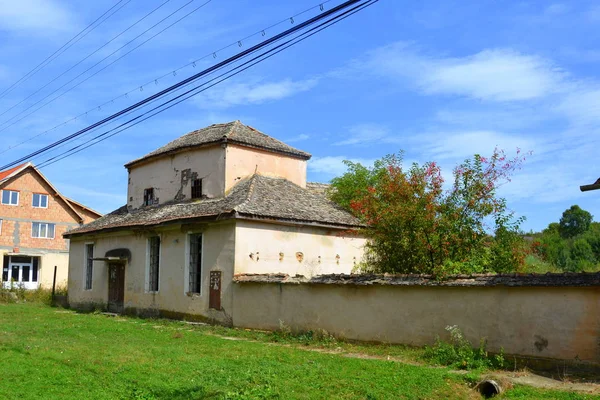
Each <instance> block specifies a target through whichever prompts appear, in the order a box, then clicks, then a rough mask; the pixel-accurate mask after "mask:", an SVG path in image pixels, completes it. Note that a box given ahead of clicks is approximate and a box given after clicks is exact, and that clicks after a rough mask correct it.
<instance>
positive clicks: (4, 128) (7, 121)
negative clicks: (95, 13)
mask: <svg viewBox="0 0 600 400" xmlns="http://www.w3.org/2000/svg"><path fill="white" fill-rule="evenodd" d="M193 1H194V0H189V1H188V2H187V3H185V4H184V5H183V6H181V7H179V8H178V9H177V10H175V11H173V12H172V13H171V14H169V15H167V16H166V17H165V18H163V19H162V20H160V21H158V22H157V23H156V24H154V25H152V26H151V27H150V28H148V29H146V30H145V31H144V32H142V33H140V34H139V35H138V36H136V37H135V38H133V39H132V40H130V41H129V42H127V43H125V44H124V45H123V46H121V47H119V48H118V49H117V50H115V51H113V52H112V53H110V54H109V55H108V56H106V57H104V58H103V59H102V60H100V61H98V62H97V63H96V64H94V65H92V66H91V67H89V68H88V69H86V70H85V71H83V72H82V73H80V74H79V75H77V76H76V77H74V78H73V79H71V80H70V81H68V82H66V83H64V84H63V85H62V86H60V87H58V88H56V89H55V90H54V91H52V92H51V93H49V94H47V95H46V96H44V97H43V98H41V99H40V100H38V101H36V102H35V103H33V104H31V105H30V106H29V107H27V108H26V109H24V110H22V111H21V112H20V113H18V114H16V115H14V116H12V117H11V118H9V119H8V120H6V121H4V122H3V123H2V124H0V126H1V125H5V124H7V123H9V122H10V121H12V120H13V119H15V118H17V117H18V116H20V115H22V114H23V113H24V112H26V111H27V110H30V109H31V108H32V107H34V106H36V105H37V104H39V103H41V102H42V101H44V100H45V99H47V98H48V97H50V96H52V95H53V94H55V93H56V92H58V91H59V90H61V89H62V88H64V87H65V86H67V85H68V84H69V83H72V82H73V81H75V80H76V79H77V78H79V77H81V76H82V75H84V74H85V73H87V72H88V71H90V70H91V69H93V68H94V67H96V66H98V65H99V64H100V63H102V62H103V61H105V60H106V59H108V58H109V57H111V56H113V55H114V54H116V53H117V52H119V51H120V50H122V49H123V48H124V47H126V46H128V45H129V44H130V43H132V42H133V41H135V40H137V39H138V38H139V37H140V36H143V35H144V34H145V33H147V32H148V31H150V30H152V29H153V28H155V27H156V26H157V25H159V24H161V23H162V22H163V21H165V20H166V19H168V18H170V17H171V16H173V15H174V14H176V13H177V12H179V11H180V10H181V9H183V8H185V7H186V6H188V5H189V4H191V3H192V2H193ZM211 1H212V0H207V1H206V2H204V3H202V4H201V5H200V6H198V7H196V8H195V9H193V10H192V11H190V12H188V13H187V14H185V15H184V16H183V17H181V18H179V19H178V20H176V21H175V22H173V23H172V24H170V25H168V26H167V27H165V28H164V29H162V30H161V31H159V32H157V33H156V34H154V35H152V36H150V37H149V38H148V39H146V40H145V41H143V42H142V43H140V44H139V45H137V46H136V47H134V48H133V49H131V50H129V51H128V52H127V53H125V54H123V55H122V56H120V57H119V58H117V59H116V60H114V61H112V62H111V63H110V64H108V65H106V66H104V67H102V68H101V69H99V70H98V71H96V72H94V73H93V74H92V75H90V76H88V77H86V78H85V79H83V80H81V81H80V82H78V83H77V84H75V85H73V86H71V87H70V88H68V89H67V90H65V91H64V92H62V93H61V94H59V95H58V96H55V97H53V98H52V99H51V100H49V101H47V102H46V103H44V104H42V105H41V106H40V107H38V108H36V109H35V110H33V111H32V112H30V113H28V114H25V115H24V116H23V117H21V118H19V119H17V120H16V121H14V122H12V123H10V124H9V125H7V126H4V127H3V128H1V129H0V132H3V131H5V130H6V129H8V128H10V127H11V126H13V125H15V124H17V123H19V122H21V121H22V120H23V119H25V118H27V117H28V116H30V115H32V114H34V113H36V112H37V111H39V110H40V109H42V108H44V107H46V106H47V105H48V104H50V103H52V102H54V101H56V100H57V99H59V98H61V97H62V96H64V95H65V94H67V93H69V92H70V91H71V90H73V89H75V88H76V87H78V86H79V85H81V84H82V83H84V82H86V81H87V80H89V79H91V78H93V77H94V76H96V75H98V74H99V73H100V72H102V71H104V70H105V69H106V68H108V67H110V66H111V65H113V64H114V63H116V62H117V61H119V60H121V59H122V58H124V57H126V56H127V55H129V54H130V53H131V52H133V51H134V50H136V49H138V48H139V47H141V46H142V45H144V44H146V43H147V42H149V41H150V40H152V39H154V38H155V37H156V36H158V35H160V34H161V33H163V32H164V31H166V30H167V29H169V28H171V27H172V26H173V25H175V24H177V23H179V22H181V21H182V20H183V19H185V18H187V17H189V16H190V15H192V14H193V13H195V12H196V11H198V10H199V9H201V8H202V7H204V6H205V5H207V4H208V3H210V2H211Z"/></svg>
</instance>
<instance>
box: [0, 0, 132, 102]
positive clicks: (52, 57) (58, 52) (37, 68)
mask: <svg viewBox="0 0 600 400" xmlns="http://www.w3.org/2000/svg"><path fill="white" fill-rule="evenodd" d="M123 1H124V0H119V1H118V2H117V3H116V4H114V5H113V6H112V7H111V8H109V9H108V10H106V11H105V12H104V13H103V14H102V15H100V16H99V17H98V18H96V19H95V20H94V21H93V22H92V23H91V24H89V25H88V26H86V27H85V28H84V29H83V30H82V31H80V32H79V33H78V34H77V35H75V36H73V37H72V38H71V39H69V41H68V42H67V43H65V44H63V45H62V46H61V47H60V48H59V49H58V50H56V51H55V52H54V53H52V54H50V55H49V56H48V57H46V59H45V60H44V61H42V62H41V63H39V64H38V65H36V66H35V67H34V68H33V69H32V70H30V71H29V72H27V73H26V74H25V75H23V76H22V77H21V78H20V79H19V80H18V81H16V82H15V83H13V84H12V85H10V86H9V87H8V88H6V89H4V91H2V92H1V93H0V99H1V98H3V97H4V96H5V95H7V94H8V93H10V92H11V91H12V90H13V89H14V88H15V87H16V86H18V85H19V84H20V83H22V82H25V81H26V80H28V79H29V78H31V77H32V76H33V75H35V74H36V73H38V72H39V71H40V70H42V69H43V68H44V67H45V66H46V65H48V64H50V63H51V62H52V61H54V60H56V59H57V58H58V57H59V56H60V55H61V54H63V53H64V52H65V51H67V50H68V49H69V48H71V46H73V45H74V44H75V43H77V42H79V41H80V40H81V39H83V38H84V37H86V36H87V35H88V33H90V32H92V31H93V30H94V29H96V28H97V27H98V26H100V25H101V24H102V23H103V22H104V21H106V20H107V19H109V18H110V17H112V16H113V15H114V14H115V13H117V12H118V11H119V10H120V9H121V8H123V7H125V6H126V5H127V4H128V3H129V2H130V1H131V0H127V1H126V2H125V4H123V5H122V6H121V7H119V8H118V9H116V10H115V11H114V12H112V13H111V14H110V15H109V16H107V17H106V18H105V19H103V20H102V21H101V22H100V23H99V24H97V25H96V26H94V27H93V28H92V26H93V25H94V24H96V22H98V21H99V20H100V19H102V17H104V16H105V15H106V14H108V13H109V12H110V11H111V10H112V9H113V8H115V7H116V6H118V5H119V4H120V3H122V2H123ZM90 28H91V29H90ZM88 29H89V30H88ZM86 31H87V32H86ZM84 33H85V34H84ZM80 35H81V36H80ZM63 49H64V50H63ZM61 50H62V51H61ZM55 55H56V56H55Z"/></svg>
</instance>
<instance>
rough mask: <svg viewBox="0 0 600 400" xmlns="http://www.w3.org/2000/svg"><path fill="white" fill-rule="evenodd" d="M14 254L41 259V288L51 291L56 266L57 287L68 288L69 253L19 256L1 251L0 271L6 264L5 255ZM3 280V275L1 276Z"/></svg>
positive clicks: (25, 254)
mask: <svg viewBox="0 0 600 400" xmlns="http://www.w3.org/2000/svg"><path fill="white" fill-rule="evenodd" d="M5 254H12V255H19V256H29V257H39V258H40V263H39V266H38V268H39V270H38V283H39V286H40V287H43V288H47V289H51V288H52V281H53V279H54V266H56V267H57V268H56V287H57V288H59V287H61V288H64V287H66V286H67V276H68V271H69V268H68V267H69V253H66V252H62V253H61V252H45V253H44V252H40V251H39V250H37V251H35V252H22V253H19V254H14V253H11V252H10V251H2V250H0V271H1V270H2V268H1V267H3V265H2V264H3V262H4V255H5ZM0 279H1V275H0Z"/></svg>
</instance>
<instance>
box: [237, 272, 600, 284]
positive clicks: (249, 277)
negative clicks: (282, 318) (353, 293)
mask: <svg viewBox="0 0 600 400" xmlns="http://www.w3.org/2000/svg"><path fill="white" fill-rule="evenodd" d="M233 282H234V283H239V284H245V283H277V284H295V285H299V284H315V285H354V286H370V285H380V286H449V287H479V286H508V287H531V286H541V287H566V286H575V287H589V286H600V272H594V273H574V272H565V273H547V274H516V273H515V274H473V275H453V276H450V277H446V278H443V279H436V278H435V277H434V276H432V275H418V274H410V275H388V274H383V275H378V274H350V275H347V274H330V275H318V276H314V277H312V278H306V277H305V276H303V275H296V276H290V275H288V274H283V273H278V274H235V275H234V277H233Z"/></svg>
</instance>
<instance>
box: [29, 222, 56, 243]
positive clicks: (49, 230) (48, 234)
mask: <svg viewBox="0 0 600 400" xmlns="http://www.w3.org/2000/svg"><path fill="white" fill-rule="evenodd" d="M31 237H34V238H40V239H54V224H48V223H45V222H32V223H31Z"/></svg>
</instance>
